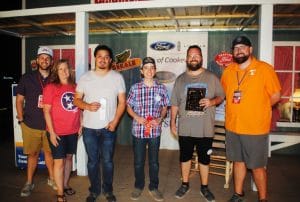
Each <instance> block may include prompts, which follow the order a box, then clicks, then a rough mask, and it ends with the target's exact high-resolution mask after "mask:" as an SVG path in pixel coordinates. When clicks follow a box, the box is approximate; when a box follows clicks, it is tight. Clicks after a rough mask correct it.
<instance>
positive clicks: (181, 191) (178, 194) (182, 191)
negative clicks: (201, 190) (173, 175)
mask: <svg viewBox="0 0 300 202" xmlns="http://www.w3.org/2000/svg"><path fill="white" fill-rule="evenodd" d="M189 191H190V186H187V185H181V186H180V187H179V189H178V190H177V191H176V192H175V197H176V198H178V199H182V198H183V197H184V196H185V195H186V194H187V193H189Z"/></svg>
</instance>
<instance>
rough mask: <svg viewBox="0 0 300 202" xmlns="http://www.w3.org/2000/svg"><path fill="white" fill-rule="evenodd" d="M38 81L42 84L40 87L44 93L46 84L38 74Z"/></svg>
mask: <svg viewBox="0 0 300 202" xmlns="http://www.w3.org/2000/svg"><path fill="white" fill-rule="evenodd" d="M38 80H39V83H40V86H41V89H42V92H43V90H44V82H43V81H42V80H41V75H39V74H38Z"/></svg>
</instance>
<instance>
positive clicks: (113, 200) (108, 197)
mask: <svg viewBox="0 0 300 202" xmlns="http://www.w3.org/2000/svg"><path fill="white" fill-rule="evenodd" d="M104 196H105V198H106V200H107V202H116V201H117V199H116V197H115V195H114V194H113V193H112V192H108V193H105V194H104Z"/></svg>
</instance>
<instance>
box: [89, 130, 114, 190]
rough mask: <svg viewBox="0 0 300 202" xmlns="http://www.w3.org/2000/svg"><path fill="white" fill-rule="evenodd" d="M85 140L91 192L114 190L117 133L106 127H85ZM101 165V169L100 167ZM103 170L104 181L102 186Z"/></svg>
mask: <svg viewBox="0 0 300 202" xmlns="http://www.w3.org/2000/svg"><path fill="white" fill-rule="evenodd" d="M83 142H84V146H85V149H86V152H87V155H88V163H87V168H88V176H89V179H90V183H91V186H90V187H89V190H90V193H93V194H95V195H99V194H100V193H101V188H102V189H103V191H102V192H104V193H109V192H112V191H113V187H112V183H113V174H114V163H113V155H114V149H115V142H116V133H115V132H111V131H109V130H107V129H105V128H102V129H90V128H83ZM100 165H101V169H100ZM101 170H102V176H103V183H102V187H101V173H100V172H101Z"/></svg>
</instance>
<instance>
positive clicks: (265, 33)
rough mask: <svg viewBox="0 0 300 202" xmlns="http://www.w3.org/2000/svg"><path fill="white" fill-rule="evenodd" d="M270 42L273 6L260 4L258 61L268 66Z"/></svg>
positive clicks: (271, 38)
mask: <svg viewBox="0 0 300 202" xmlns="http://www.w3.org/2000/svg"><path fill="white" fill-rule="evenodd" d="M272 42H273V4H262V5H261V6H260V9H259V33H258V45H259V46H258V47H259V49H258V55H259V59H260V60H263V61H265V62H267V63H269V64H271V63H272ZM269 141H270V140H269ZM251 188H252V190H253V191H257V187H256V185H255V182H254V180H253V178H252V176H251Z"/></svg>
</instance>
